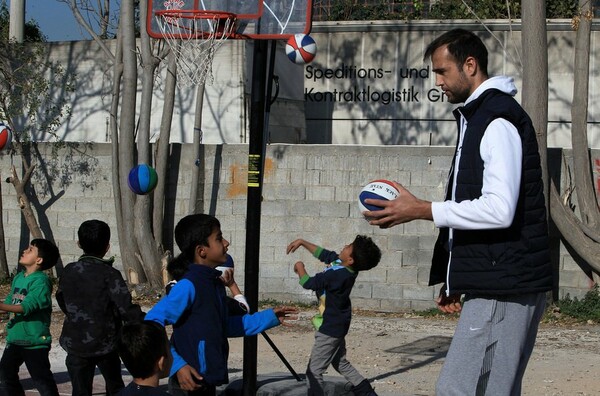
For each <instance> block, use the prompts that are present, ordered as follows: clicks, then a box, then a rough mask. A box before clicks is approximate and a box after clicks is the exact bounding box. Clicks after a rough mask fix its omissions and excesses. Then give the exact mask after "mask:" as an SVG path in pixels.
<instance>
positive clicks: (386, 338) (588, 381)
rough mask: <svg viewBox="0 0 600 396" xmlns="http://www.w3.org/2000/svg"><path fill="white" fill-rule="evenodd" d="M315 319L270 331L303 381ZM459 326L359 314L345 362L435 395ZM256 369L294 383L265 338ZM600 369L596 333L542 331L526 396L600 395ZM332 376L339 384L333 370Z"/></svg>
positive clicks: (392, 384)
mask: <svg viewBox="0 0 600 396" xmlns="http://www.w3.org/2000/svg"><path fill="white" fill-rule="evenodd" d="M146 309H148V308H146ZM313 311H314V310H313V309H303V310H302V311H301V313H300V317H299V318H298V320H296V321H294V322H291V326H285V327H284V326H279V327H277V328H275V329H271V330H269V331H268V337H269V338H270V339H271V340H272V341H273V343H274V344H275V347H276V348H277V349H278V350H279V351H280V352H281V354H282V355H283V356H284V358H285V359H286V360H287V362H288V363H289V365H290V366H291V367H292V369H293V370H294V371H295V372H296V373H297V374H298V375H299V376H302V375H303V373H304V370H305V367H306V363H307V362H308V357H309V355H310V349H311V347H312V343H313V335H314V333H313V330H312V328H311V326H310V321H309V320H310V317H311V316H312V315H313V314H314V312H313ZM5 323H6V322H5V321H3V323H2V325H4V324H5ZM455 324H456V319H455V318H447V317H436V318H423V317H418V316H415V315H399V314H378V313H374V312H357V313H355V315H354V318H353V321H352V327H351V330H350V333H349V335H348V336H347V338H346V341H347V348H348V358H349V360H350V361H351V362H352V363H353V365H354V366H355V367H356V368H357V369H358V370H359V371H360V372H361V373H362V374H363V375H364V376H365V377H367V378H369V380H370V381H371V382H372V384H373V386H374V388H375V390H376V391H377V393H378V394H379V395H380V396H385V395H387V396H391V395H395V396H400V395H402V396H406V395H411V396H412V395H433V394H434V389H435V381H436V378H437V375H438V373H439V370H440V368H441V365H442V363H443V361H444V356H445V353H446V350H447V348H448V345H449V343H450V339H451V337H452V334H453V332H454V327H455ZM61 325H62V313H61V312H60V311H59V310H55V312H54V313H53V319H52V329H51V330H52V335H53V337H54V344H53V348H52V350H51V360H52V368H53V372H54V374H55V378H56V379H57V383H58V386H59V391H60V393H61V395H70V384H69V378H68V375H67V373H66V368H65V366H64V358H65V354H64V351H63V350H62V348H61V347H60V346H59V345H58V336H59V334H60V329H61ZM2 328H3V326H2ZM3 338H4V337H2V342H1V343H0V345H1V347H2V349H3V348H4V345H5V343H4V339H3ZM230 346H231V351H230V358H229V367H230V376H231V380H232V381H233V380H235V379H236V378H239V377H241V375H242V372H243V362H242V357H243V341H242V339H231V340H230ZM257 367H258V369H257V371H258V374H259V375H261V374H266V375H268V374H274V373H285V374H289V375H290V377H291V378H293V376H292V374H291V372H290V371H289V370H288V369H287V368H286V365H285V364H284V363H283V362H282V360H281V359H280V358H279V357H278V356H277V354H276V353H275V352H274V350H273V348H272V347H271V346H270V345H269V344H268V343H267V342H266V341H265V339H264V338H263V337H262V336H258V357H257ZM599 369H600V326H599V325H597V324H585V325H577V324H560V325H557V324H542V326H541V329H540V332H539V336H538V340H537V344H536V348H535V350H534V353H533V356H532V358H531V360H530V362H529V367H528V370H527V374H526V376H525V380H524V386H523V395H531V396H534V395H535V396H545V395H548V396H558V395H569V396H570V395H600V377H599V376H598V372H599ZM21 374H22V378H23V379H24V381H23V383H24V386H25V387H26V388H27V389H30V390H29V391H27V395H28V396H29V395H37V392H36V391H35V390H33V387H32V383H31V381H30V380H28V379H27V377H28V373H27V371H26V370H25V368H24V367H22V368H21ZM123 374H124V378H125V381H126V383H127V382H129V380H130V377H129V376H128V375H127V372H126V370H125V368H123ZM327 375H330V376H338V374H337V373H335V372H334V371H333V370H330V371H329V372H328V373H327ZM102 389H103V382H102V379H101V377H99V376H98V377H97V379H96V380H95V383H94V392H95V393H94V394H102Z"/></svg>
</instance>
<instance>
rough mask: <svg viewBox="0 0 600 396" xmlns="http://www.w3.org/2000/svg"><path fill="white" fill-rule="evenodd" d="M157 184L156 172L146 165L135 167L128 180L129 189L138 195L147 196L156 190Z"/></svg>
mask: <svg viewBox="0 0 600 396" xmlns="http://www.w3.org/2000/svg"><path fill="white" fill-rule="evenodd" d="M157 182H158V176H157V175H156V171H155V170H154V168H152V167H151V166H149V165H146V164H139V165H136V166H134V167H133V169H131V171H129V177H128V178H127V184H129V188H130V189H131V191H133V192H134V193H136V194H138V195H145V194H148V193H149V192H151V191H152V190H154V187H156V183H157Z"/></svg>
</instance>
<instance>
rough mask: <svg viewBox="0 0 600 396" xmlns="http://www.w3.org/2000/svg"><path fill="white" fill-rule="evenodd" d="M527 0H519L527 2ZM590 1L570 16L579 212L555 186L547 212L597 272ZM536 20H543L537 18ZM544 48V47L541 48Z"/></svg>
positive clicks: (599, 237)
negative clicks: (589, 129)
mask: <svg viewBox="0 0 600 396" xmlns="http://www.w3.org/2000/svg"><path fill="white" fill-rule="evenodd" d="M528 1H529V0H523V3H524V4H525V3H528ZM592 17H593V13H592V5H591V1H590V0H580V1H579V15H577V16H575V18H574V19H573V27H574V28H575V29H576V30H577V36H576V41H575V59H574V65H575V66H574V87H573V104H572V107H571V108H572V110H571V119H572V130H571V141H572V148H573V176H574V181H575V186H574V187H575V191H576V194H577V203H578V205H577V208H578V211H579V213H576V212H575V211H574V210H573V209H571V205H570V202H571V196H570V192H569V190H568V191H567V192H566V193H565V194H566V195H565V196H563V197H561V195H560V193H559V191H558V189H557V187H556V185H554V184H551V186H550V213H551V216H552V219H553V220H554V222H555V224H556V226H557V227H558V229H559V231H560V233H561V235H562V237H563V238H564V240H565V241H566V242H567V243H568V244H569V245H570V246H571V247H572V248H573V249H574V250H575V251H576V252H577V254H578V255H579V256H580V257H581V258H582V259H583V260H584V261H585V262H586V263H587V264H589V265H590V267H591V268H592V269H593V270H594V271H595V272H596V273H600V233H599V231H598V224H599V223H600V213H599V208H598V201H597V199H596V196H595V191H594V185H593V182H592V180H593V178H592V173H591V169H592V164H591V161H590V156H589V147H588V143H587V142H588V136H587V115H588V111H587V108H588V94H589V88H588V84H589V75H590V73H589V57H590V31H591V23H592ZM538 23H544V24H545V21H543V20H542V21H541V22H539V21H538ZM544 48H546V47H544Z"/></svg>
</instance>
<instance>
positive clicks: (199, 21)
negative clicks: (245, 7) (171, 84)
mask: <svg viewBox="0 0 600 396" xmlns="http://www.w3.org/2000/svg"><path fill="white" fill-rule="evenodd" d="M155 19H156V22H157V24H158V26H159V28H160V30H161V32H162V34H163V38H164V40H165V41H166V43H167V45H168V46H169V47H170V48H171V51H173V52H174V53H175V56H176V57H177V86H178V87H179V88H182V87H188V86H190V85H198V84H202V83H208V84H212V83H213V81H214V76H213V72H212V64H213V59H214V56H215V53H216V51H217V50H218V49H219V48H220V47H221V45H223V43H224V42H225V40H227V39H228V38H229V37H230V36H231V34H232V33H233V32H234V31H235V25H236V17H235V15H234V14H226V13H225V14H223V13H221V14H210V13H198V12H186V11H184V10H169V12H167V13H165V12H162V13H160V14H159V13H157V14H156V15H155Z"/></svg>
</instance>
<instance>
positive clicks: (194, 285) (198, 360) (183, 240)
mask: <svg viewBox="0 0 600 396" xmlns="http://www.w3.org/2000/svg"><path fill="white" fill-rule="evenodd" d="M175 241H176V243H177V246H178V247H179V249H180V250H181V254H180V255H179V256H178V257H177V258H175V260H179V261H181V262H183V263H184V264H185V262H186V261H187V262H188V263H190V265H189V267H188V270H187V272H186V274H185V275H184V276H183V278H181V279H180V280H179V281H178V282H177V283H176V284H175V285H174V286H173V287H172V288H171V289H170V291H169V294H167V296H165V297H164V298H163V299H161V300H160V301H159V302H158V303H157V304H156V305H155V306H154V307H153V308H152V309H151V310H150V311H149V312H148V313H147V314H146V318H145V319H146V320H152V321H155V322H158V323H160V324H161V325H163V326H164V325H173V335H172V337H171V353H172V354H173V365H172V366H171V372H170V376H171V377H172V379H173V380H176V381H172V382H173V383H174V386H175V388H180V389H182V390H184V391H188V395H194V396H197V395H202V396H205V395H206V396H209V395H215V393H216V387H217V386H218V385H222V384H226V383H227V382H229V378H228V373H227V357H228V354H229V344H228V342H227V337H240V336H245V335H248V336H250V335H256V334H258V333H260V332H262V331H264V330H267V329H269V328H271V327H274V326H277V325H279V324H280V323H282V322H283V320H284V319H285V317H287V316H289V315H290V314H295V313H297V309H296V308H293V307H277V308H274V309H268V310H264V311H260V312H257V313H255V314H252V315H249V314H246V315H237V316H233V315H230V314H229V310H228V307H227V303H226V291H225V284H224V282H225V283H229V282H231V278H226V277H223V276H222V273H221V271H219V270H217V269H216V267H218V266H219V265H222V264H223V263H225V261H226V260H227V247H228V246H229V242H228V241H227V240H226V239H225V238H223V234H222V233H221V225H220V223H219V221H218V220H217V219H216V218H214V217H213V216H209V215H206V214H194V215H189V216H186V217H184V218H183V219H181V221H179V223H178V224H177V226H176V227H175Z"/></svg>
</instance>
